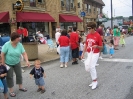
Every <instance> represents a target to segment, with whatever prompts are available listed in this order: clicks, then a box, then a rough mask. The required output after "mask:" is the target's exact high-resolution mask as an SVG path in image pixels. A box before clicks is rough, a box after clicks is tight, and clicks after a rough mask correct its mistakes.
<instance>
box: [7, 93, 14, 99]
mask: <svg viewBox="0 0 133 99" xmlns="http://www.w3.org/2000/svg"><path fill="white" fill-rule="evenodd" d="M9 95H10V96H11V97H15V96H16V94H15V93H14V92H10V93H9ZM7 99H8V98H7Z"/></svg>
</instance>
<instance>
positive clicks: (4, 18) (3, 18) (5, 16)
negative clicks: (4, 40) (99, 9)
mask: <svg viewBox="0 0 133 99" xmlns="http://www.w3.org/2000/svg"><path fill="white" fill-rule="evenodd" d="M8 20H9V12H1V13H0V22H2V23H8Z"/></svg>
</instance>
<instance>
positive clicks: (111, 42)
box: [109, 40, 114, 58]
mask: <svg viewBox="0 0 133 99" xmlns="http://www.w3.org/2000/svg"><path fill="white" fill-rule="evenodd" d="M109 53H110V58H112V57H113V54H114V44H113V40H110V44H109Z"/></svg>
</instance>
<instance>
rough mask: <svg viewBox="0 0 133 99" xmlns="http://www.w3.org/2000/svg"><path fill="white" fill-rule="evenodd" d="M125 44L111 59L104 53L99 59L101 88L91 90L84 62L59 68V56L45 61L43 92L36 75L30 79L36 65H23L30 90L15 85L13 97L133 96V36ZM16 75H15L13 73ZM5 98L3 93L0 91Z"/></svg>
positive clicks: (79, 98)
mask: <svg viewBox="0 0 133 99" xmlns="http://www.w3.org/2000/svg"><path fill="white" fill-rule="evenodd" d="M125 41H126V46H125V47H121V46H120V47H119V50H117V51H115V54H114V56H113V58H112V59H109V55H103V58H104V59H103V60H100V59H99V61H98V64H100V65H99V66H97V67H96V68H97V73H98V88H96V89H95V90H92V89H91V87H89V84H90V83H91V77H90V73H88V72H86V71H85V68H84V64H83V63H82V62H81V61H79V64H78V65H71V62H69V64H68V67H67V68H60V67H59V66H60V63H59V60H56V61H51V62H47V63H44V64H42V67H43V68H44V70H45V72H46V76H47V77H46V78H45V83H46V84H45V89H46V92H45V93H44V94H41V93H39V92H36V90H37V86H36V85H35V82H34V79H30V77H29V72H30V70H31V69H32V68H33V67H30V68H24V70H25V72H24V73H23V86H24V87H26V88H27V89H28V91H27V92H21V91H19V90H18V86H17V85H15V86H14V92H15V93H16V97H10V96H9V98H10V99H133V76H132V75H133V52H132V49H133V36H130V37H127V38H126V39H125ZM14 78H15V76H14ZM0 99H3V94H0Z"/></svg>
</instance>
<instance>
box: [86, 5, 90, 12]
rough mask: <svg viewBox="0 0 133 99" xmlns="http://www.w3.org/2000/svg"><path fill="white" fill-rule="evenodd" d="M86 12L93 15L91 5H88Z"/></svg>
mask: <svg viewBox="0 0 133 99" xmlns="http://www.w3.org/2000/svg"><path fill="white" fill-rule="evenodd" d="M85 8H86V12H87V13H91V6H90V5H89V4H86V7H85Z"/></svg>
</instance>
